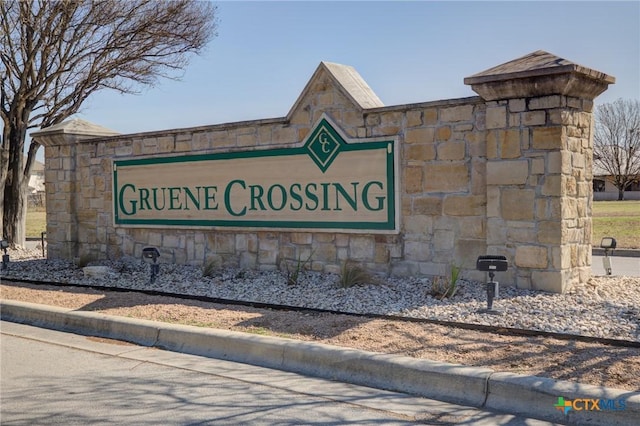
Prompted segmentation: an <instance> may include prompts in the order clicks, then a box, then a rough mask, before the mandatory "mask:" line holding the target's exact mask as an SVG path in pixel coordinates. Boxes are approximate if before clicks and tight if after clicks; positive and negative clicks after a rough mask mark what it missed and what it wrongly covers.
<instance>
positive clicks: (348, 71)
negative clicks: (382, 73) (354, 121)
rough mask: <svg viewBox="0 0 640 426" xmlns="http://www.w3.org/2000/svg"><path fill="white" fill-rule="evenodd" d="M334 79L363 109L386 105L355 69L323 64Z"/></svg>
mask: <svg viewBox="0 0 640 426" xmlns="http://www.w3.org/2000/svg"><path fill="white" fill-rule="evenodd" d="M320 65H321V66H324V67H325V68H326V69H327V71H329V73H330V74H331V75H332V77H333V78H334V79H335V80H336V81H337V82H338V83H340V85H341V86H342V87H343V88H344V90H345V91H346V92H347V94H348V95H349V97H350V98H351V99H353V101H354V102H355V103H356V104H357V105H358V106H360V107H361V108H362V109H367V108H377V107H382V106H384V104H383V103H382V101H381V100H380V98H378V95H376V94H375V93H374V91H373V90H372V89H371V87H369V85H368V84H367V82H366V81H364V79H363V78H362V77H361V76H360V74H358V71H356V69H355V68H353V67H351V66H349V65H341V64H336V63H333V62H321V64H320Z"/></svg>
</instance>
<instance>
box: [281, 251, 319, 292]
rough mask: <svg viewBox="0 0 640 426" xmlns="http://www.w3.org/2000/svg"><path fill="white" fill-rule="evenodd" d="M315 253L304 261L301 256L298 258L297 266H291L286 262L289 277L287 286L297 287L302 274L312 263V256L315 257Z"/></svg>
mask: <svg viewBox="0 0 640 426" xmlns="http://www.w3.org/2000/svg"><path fill="white" fill-rule="evenodd" d="M313 253H314V252H313V251H312V252H311V253H310V254H309V257H307V260H304V261H303V260H302V258H301V257H300V256H298V261H297V262H296V264H295V265H289V263H288V262H287V261H284V267H285V274H286V275H287V284H288V285H292V286H293V285H297V284H298V280H299V279H300V273H301V272H302V271H303V270H304V269H305V268H306V267H307V265H308V264H309V262H310V261H311V256H313Z"/></svg>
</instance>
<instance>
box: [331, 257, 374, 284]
mask: <svg viewBox="0 0 640 426" xmlns="http://www.w3.org/2000/svg"><path fill="white" fill-rule="evenodd" d="M373 283H375V280H374V278H373V277H372V275H371V274H370V273H369V272H368V271H367V270H366V269H365V268H364V267H363V266H361V265H359V264H357V263H355V262H353V261H351V260H346V261H345V262H344V263H343V264H342V269H341V271H340V282H339V284H340V287H342V288H348V287H353V286H354V285H358V284H373Z"/></svg>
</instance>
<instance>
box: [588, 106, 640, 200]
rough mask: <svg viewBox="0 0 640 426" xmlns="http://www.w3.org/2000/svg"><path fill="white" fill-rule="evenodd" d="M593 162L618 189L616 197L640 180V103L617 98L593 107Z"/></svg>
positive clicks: (621, 196) (622, 197) (622, 196)
mask: <svg viewBox="0 0 640 426" xmlns="http://www.w3.org/2000/svg"><path fill="white" fill-rule="evenodd" d="M593 163H594V165H595V166H596V167H598V168H600V169H601V170H604V171H605V172H606V173H607V175H608V179H609V180H610V181H611V182H612V183H613V184H614V185H615V187H616V188H618V200H624V191H625V189H626V188H627V187H628V186H629V185H630V184H631V183H633V182H635V181H638V180H639V179H640V102H638V100H623V99H618V100H616V101H615V102H613V103H610V104H603V105H600V106H598V107H597V109H596V113H595V133H594V136H593Z"/></svg>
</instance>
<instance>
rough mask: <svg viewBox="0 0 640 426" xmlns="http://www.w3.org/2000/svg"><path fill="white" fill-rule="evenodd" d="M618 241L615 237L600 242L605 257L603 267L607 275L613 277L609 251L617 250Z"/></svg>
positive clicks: (605, 238)
mask: <svg viewBox="0 0 640 426" xmlns="http://www.w3.org/2000/svg"><path fill="white" fill-rule="evenodd" d="M616 245H617V243H616V239H615V238H613V237H604V238H603V239H602V241H600V248H603V249H604V257H603V258H602V266H603V267H604V270H605V272H606V274H607V275H611V259H610V258H609V250H612V251H613V250H614V249H615V248H616Z"/></svg>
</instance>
